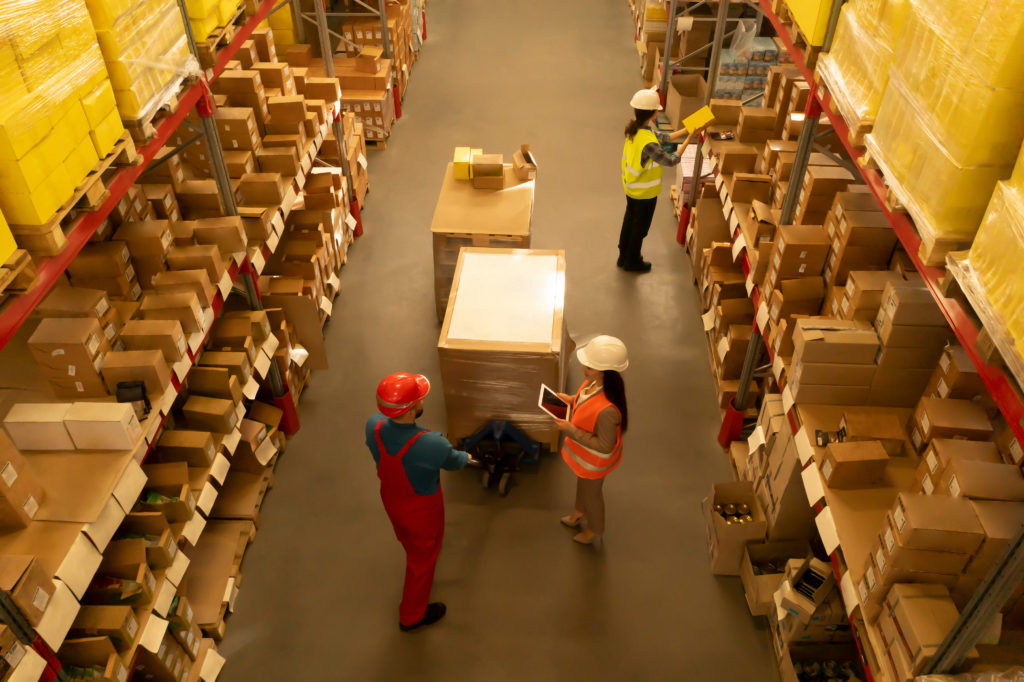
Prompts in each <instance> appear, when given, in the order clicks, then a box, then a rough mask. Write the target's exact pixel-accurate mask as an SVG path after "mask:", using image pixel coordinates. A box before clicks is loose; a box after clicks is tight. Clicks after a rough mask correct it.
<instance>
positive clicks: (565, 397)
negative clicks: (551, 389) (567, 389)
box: [555, 393, 572, 403]
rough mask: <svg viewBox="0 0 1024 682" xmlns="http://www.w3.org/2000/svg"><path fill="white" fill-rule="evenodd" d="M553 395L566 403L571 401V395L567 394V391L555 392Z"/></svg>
mask: <svg viewBox="0 0 1024 682" xmlns="http://www.w3.org/2000/svg"><path fill="white" fill-rule="evenodd" d="M555 395H557V396H558V397H559V398H561V399H562V401H563V402H566V403H571V402H572V396H571V395H569V394H568V393H556V394H555Z"/></svg>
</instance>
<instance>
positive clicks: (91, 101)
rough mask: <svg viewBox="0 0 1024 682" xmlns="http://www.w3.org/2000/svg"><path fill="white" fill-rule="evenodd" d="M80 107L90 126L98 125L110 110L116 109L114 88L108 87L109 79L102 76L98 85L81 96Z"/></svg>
mask: <svg viewBox="0 0 1024 682" xmlns="http://www.w3.org/2000/svg"><path fill="white" fill-rule="evenodd" d="M82 109H83V110H84V111H85V118H86V120H88V121H89V127H90V128H95V127H96V126H98V125H100V124H101V123H103V120H104V119H105V118H107V117H108V116H109V115H110V112H112V111H116V110H117V100H116V99H114V89H113V88H112V87H110V81H108V80H107V79H106V78H104V79H103V82H102V83H101V84H100V85H99V86H98V87H96V88H95V89H94V90H93V91H92V92H90V93H89V94H88V95H86V96H85V97H83V98H82Z"/></svg>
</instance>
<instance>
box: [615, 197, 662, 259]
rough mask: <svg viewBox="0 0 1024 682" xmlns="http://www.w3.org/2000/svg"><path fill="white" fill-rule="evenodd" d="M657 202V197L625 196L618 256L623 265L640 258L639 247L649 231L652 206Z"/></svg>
mask: <svg viewBox="0 0 1024 682" xmlns="http://www.w3.org/2000/svg"><path fill="white" fill-rule="evenodd" d="M657 203H658V197H651V198H650V199H634V198H633V197H630V196H627V197H626V214H625V215H624V216H622V232H620V233H619V257H620V258H622V260H623V263H624V264H625V265H637V264H639V263H640V261H641V260H642V258H641V256H640V248H641V247H642V246H643V244H644V237H646V236H647V233H648V232H650V231H651V221H652V220H653V219H654V206H655V204H657Z"/></svg>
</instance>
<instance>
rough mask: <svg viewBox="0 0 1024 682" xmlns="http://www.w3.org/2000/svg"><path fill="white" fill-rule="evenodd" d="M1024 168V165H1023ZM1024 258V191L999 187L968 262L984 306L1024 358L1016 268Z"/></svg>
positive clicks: (1022, 291)
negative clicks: (978, 286)
mask: <svg viewBox="0 0 1024 682" xmlns="http://www.w3.org/2000/svg"><path fill="white" fill-rule="evenodd" d="M1021 165H1022V167H1024V164H1021ZM1018 258H1024V189H1018V188H1015V187H1014V186H1013V185H1011V184H1010V183H1005V182H1000V183H997V184H996V188H995V191H993V192H992V198H991V200H990V201H989V203H988V208H987V209H986V210H985V215H984V217H983V218H982V221H981V226H980V227H979V228H978V233H977V235H976V236H975V238H974V242H973V243H972V244H971V250H970V255H969V257H968V262H969V263H970V265H971V268H972V269H973V270H974V272H975V273H976V279H977V282H978V283H979V284H980V285H981V286H980V288H981V293H982V295H983V296H984V304H985V305H987V306H989V307H990V308H991V309H992V310H994V311H995V312H996V313H997V314H998V315H999V316H1000V317H1001V318H1002V320H1003V322H1004V324H1005V325H1006V328H1007V330H1008V331H1009V334H1010V336H1011V337H1012V338H1013V339H1014V345H1015V346H1016V348H1017V352H1018V353H1019V354H1021V355H1024V281H1022V279H1024V278H1021V277H1020V273H1019V272H1018V271H1017V266H1016V264H1017V263H1019V262H1020V261H1019V260H1018Z"/></svg>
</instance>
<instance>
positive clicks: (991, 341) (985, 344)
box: [942, 251, 1024, 387]
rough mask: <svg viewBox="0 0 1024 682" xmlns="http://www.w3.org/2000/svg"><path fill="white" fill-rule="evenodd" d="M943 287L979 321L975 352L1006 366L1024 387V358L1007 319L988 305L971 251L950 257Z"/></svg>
mask: <svg viewBox="0 0 1024 682" xmlns="http://www.w3.org/2000/svg"><path fill="white" fill-rule="evenodd" d="M942 284H943V292H944V294H945V295H946V296H947V297H949V298H955V299H957V300H958V301H960V303H961V305H962V306H963V307H964V309H965V310H968V311H969V312H970V313H972V315H973V317H974V319H975V320H976V321H977V325H978V327H980V330H979V332H978V339H977V341H976V342H975V345H974V349H975V350H976V351H977V352H978V355H980V356H981V358H982V359H983V360H984V361H985V362H987V363H988V364H990V365H997V366H998V365H1003V366H1004V367H1005V368H1006V370H1007V372H1008V373H1009V374H1010V375H1011V376H1013V377H1014V378H1015V379H1016V380H1017V385H1018V387H1024V357H1021V353H1020V351H1019V350H1018V349H1017V346H1016V344H1015V343H1014V338H1013V335H1012V334H1011V333H1010V330H1009V327H1007V325H1006V321H1005V320H1004V319H1003V316H1002V315H1001V314H1000V313H999V311H997V310H995V309H993V308H992V306H991V305H990V304H989V303H988V300H987V297H986V294H985V288H984V286H983V285H982V284H981V281H980V280H979V278H978V276H977V273H976V272H975V270H974V268H973V267H972V266H971V263H970V260H969V259H968V252H967V251H953V252H950V253H947V254H946V277H945V278H944V279H943V282H942Z"/></svg>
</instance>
